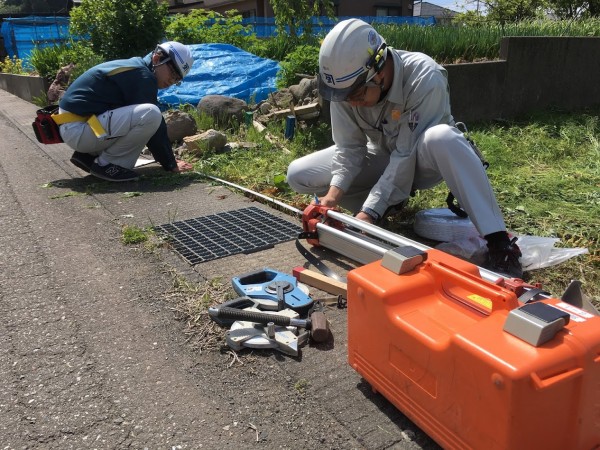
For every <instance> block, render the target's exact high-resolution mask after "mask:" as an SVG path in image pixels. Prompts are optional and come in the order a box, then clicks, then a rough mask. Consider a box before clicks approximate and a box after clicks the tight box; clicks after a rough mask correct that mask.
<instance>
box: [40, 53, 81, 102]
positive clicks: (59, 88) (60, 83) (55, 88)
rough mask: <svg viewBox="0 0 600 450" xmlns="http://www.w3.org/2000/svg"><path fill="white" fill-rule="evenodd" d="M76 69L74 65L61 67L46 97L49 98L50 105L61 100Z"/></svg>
mask: <svg viewBox="0 0 600 450" xmlns="http://www.w3.org/2000/svg"><path fill="white" fill-rule="evenodd" d="M74 68H75V64H74V63H70V64H67V65H66V66H64V67H61V68H60V70H59V71H58V72H57V73H56V78H55V79H54V81H53V82H52V84H51V85H50V87H49V88H48V92H47V93H46V96H47V97H48V103H50V104H52V103H56V102H58V101H59V100H60V98H61V97H62V96H63V95H64V93H65V90H66V89H67V86H68V84H69V79H70V78H71V72H72V71H73V69H74Z"/></svg>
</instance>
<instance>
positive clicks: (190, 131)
mask: <svg viewBox="0 0 600 450" xmlns="http://www.w3.org/2000/svg"><path fill="white" fill-rule="evenodd" d="M164 117H165V122H166V124H167V135H168V136H169V140H170V141H171V143H174V142H181V141H183V138H184V137H186V136H193V135H194V134H196V132H197V131H198V128H197V126H196V121H195V120H194V118H193V117H192V116H190V115H189V114H188V113H185V112H183V111H179V110H172V111H167V112H166V113H165V114H164Z"/></svg>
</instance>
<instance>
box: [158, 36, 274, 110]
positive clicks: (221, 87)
mask: <svg viewBox="0 0 600 450" xmlns="http://www.w3.org/2000/svg"><path fill="white" fill-rule="evenodd" d="M188 47H189V48H190V50H191V51H192V56H193V57H194V64H193V66H192V70H191V71H190V73H189V74H188V75H187V76H186V77H185V79H184V81H183V82H182V83H181V85H179V86H171V87H170V88H168V89H163V90H161V91H159V93H158V100H159V102H160V103H161V104H162V105H165V106H170V107H172V106H177V105H181V104H185V103H189V104H191V105H193V106H196V105H198V102H199V101H200V100H201V99H202V97H204V96H205V95H212V94H215V95H226V96H228V97H235V98H239V99H241V100H244V101H246V102H248V103H250V102H255V103H257V102H260V101H262V100H265V99H266V98H267V96H268V95H269V93H271V92H273V91H275V90H277V88H276V87H275V76H276V75H277V71H278V70H279V63H278V62H277V61H273V60H271V59H265V58H260V57H258V56H256V55H253V54H252V53H248V52H245V51H244V50H241V49H239V48H237V47H234V46H233V45H229V44H197V45H188Z"/></svg>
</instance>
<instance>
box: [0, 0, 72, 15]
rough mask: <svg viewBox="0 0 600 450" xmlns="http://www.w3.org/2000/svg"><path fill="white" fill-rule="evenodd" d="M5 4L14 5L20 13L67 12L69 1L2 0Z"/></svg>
mask: <svg viewBox="0 0 600 450" xmlns="http://www.w3.org/2000/svg"><path fill="white" fill-rule="evenodd" d="M0 3H3V4H4V5H6V6H14V7H15V8H17V10H18V11H19V12H22V13H28V14H30V13H50V12H54V13H58V12H67V10H68V7H69V2H68V1H66V0H4V1H3V2H0Z"/></svg>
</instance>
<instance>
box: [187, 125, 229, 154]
mask: <svg viewBox="0 0 600 450" xmlns="http://www.w3.org/2000/svg"><path fill="white" fill-rule="evenodd" d="M183 142H184V143H185V146H186V147H187V149H188V151H189V152H190V153H192V154H193V155H195V156H202V155H203V154H205V153H206V152H210V151H215V152H216V151H219V150H221V149H223V148H224V147H225V144H227V136H225V135H224V134H223V133H221V132H219V131H217V130H213V129H210V130H207V131H205V132H204V133H200V134H196V135H194V136H186V137H184V138H183Z"/></svg>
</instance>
